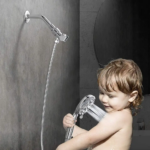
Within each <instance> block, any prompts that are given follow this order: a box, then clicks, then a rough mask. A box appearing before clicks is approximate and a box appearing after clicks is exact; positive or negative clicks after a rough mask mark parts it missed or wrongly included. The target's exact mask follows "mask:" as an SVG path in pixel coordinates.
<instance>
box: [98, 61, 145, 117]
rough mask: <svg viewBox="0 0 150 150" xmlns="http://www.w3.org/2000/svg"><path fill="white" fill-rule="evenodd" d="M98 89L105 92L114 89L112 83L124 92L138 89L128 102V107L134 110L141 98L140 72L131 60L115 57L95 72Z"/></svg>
mask: <svg viewBox="0 0 150 150" xmlns="http://www.w3.org/2000/svg"><path fill="white" fill-rule="evenodd" d="M97 78H98V85H99V87H100V89H103V90H105V91H107V92H111V91H113V90H114V91H115V89H114V85H117V88H118V89H119V90H120V91H121V92H123V93H125V94H130V93H132V92H133V91H138V95H137V97H136V99H135V100H134V101H133V102H132V103H131V104H130V109H131V110H132V111H133V110H134V111H135V112H134V113H133V115H135V114H136V111H137V110H138V109H139V106H140V104H141V102H142V100H143V96H142V72H141V70H140V68H139V67H138V65H137V64H136V63H135V62H134V61H133V60H127V59H122V58H119V59H116V60H113V61H110V62H109V63H108V64H107V65H106V66H104V68H100V69H99V70H98V74H97Z"/></svg>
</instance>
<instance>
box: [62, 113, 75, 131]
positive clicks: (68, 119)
mask: <svg viewBox="0 0 150 150" xmlns="http://www.w3.org/2000/svg"><path fill="white" fill-rule="evenodd" d="M75 122H77V120H74V118H73V115H72V114H67V115H65V116H64V118H63V127H64V129H65V130H66V129H67V128H68V127H69V128H71V127H73V126H74V124H75Z"/></svg>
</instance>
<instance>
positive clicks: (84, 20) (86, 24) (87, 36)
mask: <svg viewBox="0 0 150 150" xmlns="http://www.w3.org/2000/svg"><path fill="white" fill-rule="evenodd" d="M103 2H104V0H93V1H91V0H81V1H80V99H81V98H82V97H84V96H85V95H88V94H92V95H94V96H96V105H98V106H99V107H101V108H102V106H101V104H100V102H99V99H98V95H99V91H98V84H97V69H98V68H99V66H98V62H97V60H96V56H95V52H94V44H93V33H94V24H95V20H96V16H97V13H98V10H99V9H100V7H101V6H102V5H103ZM96 123H97V122H96V121H95V120H93V118H91V116H89V115H87V114H85V116H84V117H83V120H80V126H81V127H83V128H85V129H87V130H89V129H91V127H93V126H94V125H95V124H96Z"/></svg>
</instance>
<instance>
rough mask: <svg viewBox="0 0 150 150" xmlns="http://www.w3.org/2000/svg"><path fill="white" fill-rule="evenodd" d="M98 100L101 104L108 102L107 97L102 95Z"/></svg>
mask: <svg viewBox="0 0 150 150" xmlns="http://www.w3.org/2000/svg"><path fill="white" fill-rule="evenodd" d="M100 100H101V101H102V102H103V103H107V102H108V97H107V95H105V94H104V95H102V96H101V97H100Z"/></svg>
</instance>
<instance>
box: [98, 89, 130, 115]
mask: <svg viewBox="0 0 150 150" xmlns="http://www.w3.org/2000/svg"><path fill="white" fill-rule="evenodd" d="M115 90H116V91H112V92H105V91H103V90H101V89H100V94H99V99H100V101H101V103H102V104H103V105H104V107H105V110H106V111H107V112H108V113H109V112H114V111H119V110H123V109H125V108H126V107H128V106H129V104H130V102H129V98H130V96H129V95H128V94H125V93H122V92H121V91H119V90H118V89H116V88H115Z"/></svg>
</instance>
